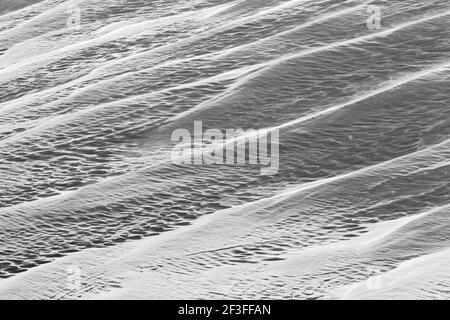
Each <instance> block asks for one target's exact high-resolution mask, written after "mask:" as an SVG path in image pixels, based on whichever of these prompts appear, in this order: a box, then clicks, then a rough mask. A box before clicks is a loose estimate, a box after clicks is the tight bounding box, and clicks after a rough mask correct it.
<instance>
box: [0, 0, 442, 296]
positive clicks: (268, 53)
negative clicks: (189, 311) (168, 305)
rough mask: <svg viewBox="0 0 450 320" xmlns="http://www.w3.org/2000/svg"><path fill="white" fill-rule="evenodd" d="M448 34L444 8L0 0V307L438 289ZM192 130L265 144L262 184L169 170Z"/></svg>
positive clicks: (189, 169) (290, 0) (198, 168)
mask: <svg viewBox="0 0 450 320" xmlns="http://www.w3.org/2000/svg"><path fill="white" fill-rule="evenodd" d="M370 6H376V7H377V8H380V9H381V12H382V16H381V27H380V28H376V29H373V30H371V29H370V28H368V25H367V24H366V21H367V19H368V15H369V14H368V11H367V9H368V8H370ZM77 14H79V18H80V19H78V20H77V19H76V18H77ZM71 19H72V20H73V19H75V20H73V21H72V20H71ZM71 21H72V22H75V25H73V24H70V23H69V22H71ZM449 32H450V6H449V4H448V1H444V0H433V1H422V0H407V1H381V0H380V1H370V0H367V1H362V0H361V1H360V0H351V1H334V0H326V1H315V0H269V1H252V0H237V1H231V0H176V1H162V0H161V1H159V0H158V1H150V2H149V1H144V0H108V1H100V2H99V1H97V0H70V1H67V0H43V1H34V0H29V1H25V0H24V1H16V2H13V1H6V2H4V3H3V2H2V5H0V88H1V90H0V181H1V183H0V278H3V279H1V280H0V298H11V297H14V298H38V297H39V298H99V297H114V298H115V297H119V298H140V297H144V298H355V297H368V298H378V299H383V298H394V297H396V296H398V297H400V298H448V290H447V289H446V288H448V279H449V276H448V272H447V271H446V270H447V269H448V268H446V266H447V264H448V261H447V259H446V258H445V257H446V254H447V251H448V234H447V233H446V232H445V231H446V230H448V227H449V221H448V219H447V218H446V216H448V206H449V204H450V192H449V191H450V190H449V189H450V187H449V182H450V179H449V174H448V172H449V171H448V170H449V168H450V148H449V146H450V144H449V138H450V121H449V120H448V119H450V108H449V106H450V94H449V90H448V88H449V87H450V72H449V70H450V38H449ZM195 121H202V124H203V129H204V130H207V129H219V130H223V131H224V130H225V129H228V128H242V129H244V130H248V129H257V130H259V131H258V133H257V134H261V133H270V132H275V131H276V132H279V169H278V171H277V173H276V174H274V175H261V174H260V169H261V168H260V167H259V166H258V165H239V166H238V165H219V164H210V165H206V164H204V165H191V164H186V163H185V164H179V163H177V162H174V161H173V160H174V159H173V153H172V151H173V148H174V146H175V142H173V141H172V139H171V135H172V133H173V132H174V131H175V130H177V129H179V128H184V129H188V130H191V131H192V128H193V125H194V122H195ZM242 140H243V136H240V137H239V136H238V137H233V138H229V139H228V140H227V141H225V144H226V145H230V144H232V145H234V144H235V143H236V144H237V145H240V146H242ZM213 146H215V145H213ZM427 265H429V268H427V267H426V266H427ZM74 266H75V267H77V268H78V267H79V268H80V270H81V278H82V279H83V281H82V284H81V285H80V286H78V287H77V288H76V289H73V288H72V287H70V286H69V287H70V288H68V286H67V278H68V277H69V278H70V275H71V274H72V273H71V271H70V270H72V269H70V268H73V267H74ZM67 268H69V269H70V270H69V271H68V269H67ZM77 270H78V269H77Z"/></svg>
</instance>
